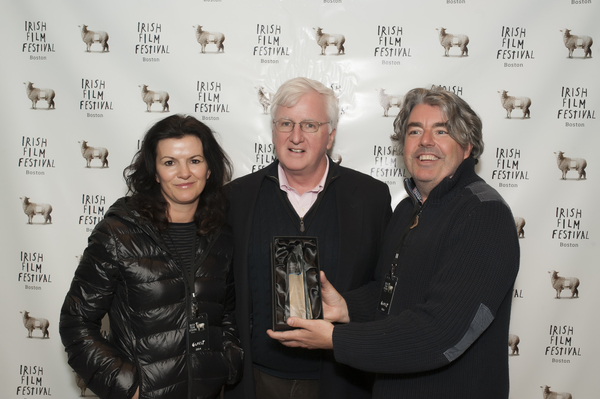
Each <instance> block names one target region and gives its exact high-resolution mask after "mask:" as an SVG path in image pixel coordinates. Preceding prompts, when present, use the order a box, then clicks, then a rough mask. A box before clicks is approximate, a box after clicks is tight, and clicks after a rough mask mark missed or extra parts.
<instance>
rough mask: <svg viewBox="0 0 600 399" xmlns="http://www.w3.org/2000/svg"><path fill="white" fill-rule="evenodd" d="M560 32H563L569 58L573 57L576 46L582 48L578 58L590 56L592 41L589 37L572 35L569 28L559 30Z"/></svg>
mask: <svg viewBox="0 0 600 399" xmlns="http://www.w3.org/2000/svg"><path fill="white" fill-rule="evenodd" d="M561 32H563V42H564V43H565V47H566V48H567V49H568V50H569V58H573V52H574V51H575V50H576V49H578V48H580V49H583V57H580V58H587V57H590V58H592V44H594V41H593V40H592V38H591V37H589V36H577V35H572V34H571V30H570V29H565V30H564V31H562V30H561Z"/></svg>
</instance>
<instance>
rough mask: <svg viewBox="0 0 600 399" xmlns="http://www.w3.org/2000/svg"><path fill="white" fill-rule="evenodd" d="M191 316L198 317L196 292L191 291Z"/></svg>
mask: <svg viewBox="0 0 600 399" xmlns="http://www.w3.org/2000/svg"><path fill="white" fill-rule="evenodd" d="M191 310H192V317H194V318H195V317H198V300H197V299H196V293H195V292H193V293H192V309H191Z"/></svg>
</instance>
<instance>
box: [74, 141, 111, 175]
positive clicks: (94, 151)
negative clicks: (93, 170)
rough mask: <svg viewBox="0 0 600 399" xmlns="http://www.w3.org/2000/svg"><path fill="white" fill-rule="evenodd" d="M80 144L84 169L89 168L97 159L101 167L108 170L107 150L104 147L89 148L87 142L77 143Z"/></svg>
mask: <svg viewBox="0 0 600 399" xmlns="http://www.w3.org/2000/svg"><path fill="white" fill-rule="evenodd" d="M78 143H80V144H81V155H82V156H83V157H84V158H85V160H86V165H85V167H86V168H89V167H90V163H91V162H92V160H93V159H94V158H98V159H99V160H100V161H101V162H102V167H103V168H104V167H106V168H108V150H107V149H106V148H104V147H90V146H88V145H87V143H88V142H87V141H85V140H83V141H78Z"/></svg>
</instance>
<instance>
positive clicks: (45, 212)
mask: <svg viewBox="0 0 600 399" xmlns="http://www.w3.org/2000/svg"><path fill="white" fill-rule="evenodd" d="M19 199H20V200H21V201H22V202H23V212H25V214H26V215H27V224H32V219H33V217H34V216H35V215H42V216H44V224H46V223H52V216H50V213H52V205H50V204H36V203H34V202H30V201H29V197H19Z"/></svg>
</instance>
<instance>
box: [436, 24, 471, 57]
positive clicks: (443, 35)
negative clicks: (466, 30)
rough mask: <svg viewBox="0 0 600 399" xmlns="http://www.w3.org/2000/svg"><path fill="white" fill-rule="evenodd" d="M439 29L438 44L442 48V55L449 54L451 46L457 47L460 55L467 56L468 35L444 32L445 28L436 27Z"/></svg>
mask: <svg viewBox="0 0 600 399" xmlns="http://www.w3.org/2000/svg"><path fill="white" fill-rule="evenodd" d="M436 30H439V31H440V34H439V36H440V44H441V45H442V47H443V48H444V57H449V56H450V49H451V48H452V47H458V48H459V49H460V56H461V57H463V56H465V57H467V56H469V48H468V47H467V45H468V44H469V36H467V35H463V34H452V33H448V32H446V28H440V29H437V28H436Z"/></svg>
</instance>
